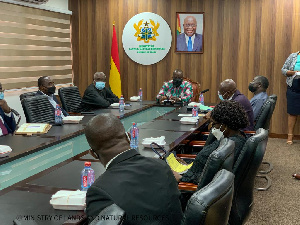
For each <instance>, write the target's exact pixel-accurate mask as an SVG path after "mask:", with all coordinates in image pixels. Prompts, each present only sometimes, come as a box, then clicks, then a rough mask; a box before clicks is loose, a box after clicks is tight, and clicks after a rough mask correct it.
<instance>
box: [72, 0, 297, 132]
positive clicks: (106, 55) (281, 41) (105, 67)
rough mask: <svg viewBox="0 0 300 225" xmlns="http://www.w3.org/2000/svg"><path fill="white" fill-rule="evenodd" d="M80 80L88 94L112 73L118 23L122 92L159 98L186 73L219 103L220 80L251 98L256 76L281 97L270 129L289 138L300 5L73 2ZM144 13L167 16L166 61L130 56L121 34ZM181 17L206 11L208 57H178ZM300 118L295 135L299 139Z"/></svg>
mask: <svg viewBox="0 0 300 225" xmlns="http://www.w3.org/2000/svg"><path fill="white" fill-rule="evenodd" d="M69 5H70V10H72V11H73V15H72V48H73V72H74V77H75V79H74V83H75V85H77V86H79V89H80V92H81V93H82V94H83V92H84V90H85V88H86V87H87V86H88V85H89V84H90V83H91V82H92V79H93V78H92V77H93V74H94V73H95V72H96V71H103V72H104V73H106V75H107V77H108V76H109V70H110V48H111V39H112V24H113V22H114V21H115V26H116V31H117V38H118V43H119V56H120V67H121V68H120V70H121V79H122V92H123V94H124V96H125V99H128V98H129V97H130V96H133V95H137V92H138V89H139V88H140V87H141V88H143V91H144V99H147V100H153V99H155V96H156V94H157V92H158V91H159V89H160V87H161V85H162V83H163V81H165V80H169V79H170V78H171V77H172V71H173V70H174V69H176V68H180V69H182V70H183V71H184V74H185V76H187V77H189V78H191V79H193V80H197V81H199V82H200V83H201V85H202V88H203V89H206V88H209V89H210V92H208V93H206V94H205V100H206V101H207V102H216V101H217V100H218V96H217V89H218V85H219V83H220V82H221V81H222V80H224V79H226V78H232V79H234V80H235V81H236V82H237V85H238V89H239V90H240V91H241V92H242V93H244V94H245V95H246V96H247V97H248V98H249V99H250V98H252V93H250V92H249V91H248V84H249V82H250V81H252V80H253V78H254V77H255V76H256V75H264V76H266V77H268V79H269V81H270V87H269V90H268V94H277V95H278V101H277V105H276V109H275V112H274V115H273V118H272V123H271V132H272V133H277V134H286V133H287V115H286V97H285V93H286V83H285V77H284V76H283V75H282V74H281V67H282V65H283V63H284V61H285V59H286V58H287V57H288V56H289V54H290V53H291V52H295V51H297V50H299V49H300V42H299V41H298V39H299V38H298V37H299V36H300V29H299V22H298V21H300V18H299V17H300V16H299V15H300V2H299V1H297V0H288V1H284V0H253V1H252V0H251V1H250V0H227V1H224V0H152V1H149V0H70V4H69ZM141 12H153V13H157V14H159V15H160V16H162V17H163V18H164V19H165V20H166V21H167V23H168V24H169V26H170V28H171V30H172V36H173V42H172V46H171V49H170V52H169V53H168V54H167V56H166V57H165V58H164V59H163V60H162V61H160V62H158V63H157V64H154V65H150V66H142V65H139V64H137V63H135V62H133V61H132V60H131V59H130V58H129V57H128V56H127V55H126V53H125V52H124V50H123V46H122V31H123V28H124V26H125V25H126V23H127V21H128V20H129V19H130V18H131V17H133V16H134V15H136V14H138V13H141ZM176 12H204V13H205V14H204V19H205V26H204V30H205V35H204V54H183V53H175V33H176V32H175V25H176V24H175V23H176V21H175V19H176V18H175V17H176ZM299 125H300V119H299V121H298V122H297V124H296V134H300V126H299Z"/></svg>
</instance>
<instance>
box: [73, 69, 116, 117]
mask: <svg viewBox="0 0 300 225" xmlns="http://www.w3.org/2000/svg"><path fill="white" fill-rule="evenodd" d="M105 83H106V75H105V74H104V73H103V72H96V73H95V74H94V80H93V83H92V84H90V85H89V86H88V87H87V89H86V90H85V92H84V95H83V97H82V101H81V104H80V106H79V109H78V111H80V112H84V111H90V110H95V109H101V108H107V107H108V106H110V105H111V104H112V103H116V102H119V98H118V97H117V96H116V95H115V94H114V93H113V92H112V91H111V90H109V89H108V88H106V87H105Z"/></svg>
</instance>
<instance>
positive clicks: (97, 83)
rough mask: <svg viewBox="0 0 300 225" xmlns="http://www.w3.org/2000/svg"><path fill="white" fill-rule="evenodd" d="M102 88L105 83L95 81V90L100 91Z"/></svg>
mask: <svg viewBox="0 0 300 225" xmlns="http://www.w3.org/2000/svg"><path fill="white" fill-rule="evenodd" d="M104 87H105V82H103V81H97V82H96V88H97V89H98V90H102V89H103V88H104Z"/></svg>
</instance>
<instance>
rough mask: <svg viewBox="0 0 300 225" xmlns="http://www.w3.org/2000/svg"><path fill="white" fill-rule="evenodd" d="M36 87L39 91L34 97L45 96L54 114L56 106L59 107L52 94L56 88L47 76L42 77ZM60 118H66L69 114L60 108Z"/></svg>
mask: <svg viewBox="0 0 300 225" xmlns="http://www.w3.org/2000/svg"><path fill="white" fill-rule="evenodd" d="M38 87H39V90H38V91H37V93H36V95H47V97H48V100H49V102H50V103H51V105H52V106H53V113H54V112H55V108H56V105H59V101H58V100H57V98H56V97H55V95H54V93H55V90H56V87H55V85H54V82H53V81H52V79H51V78H50V77H48V76H43V77H40V78H39V79H38ZM60 108H61V110H62V113H63V114H62V117H65V116H68V115H69V114H68V113H67V112H66V111H65V110H64V109H63V108H62V107H60Z"/></svg>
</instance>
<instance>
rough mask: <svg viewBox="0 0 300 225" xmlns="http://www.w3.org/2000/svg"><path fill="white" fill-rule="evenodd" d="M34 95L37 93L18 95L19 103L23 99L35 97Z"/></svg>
mask: <svg viewBox="0 0 300 225" xmlns="http://www.w3.org/2000/svg"><path fill="white" fill-rule="evenodd" d="M36 93H37V91H33V92H26V93H23V94H21V95H20V101H22V100H23V99H24V98H31V97H34V96H35V95H36Z"/></svg>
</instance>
